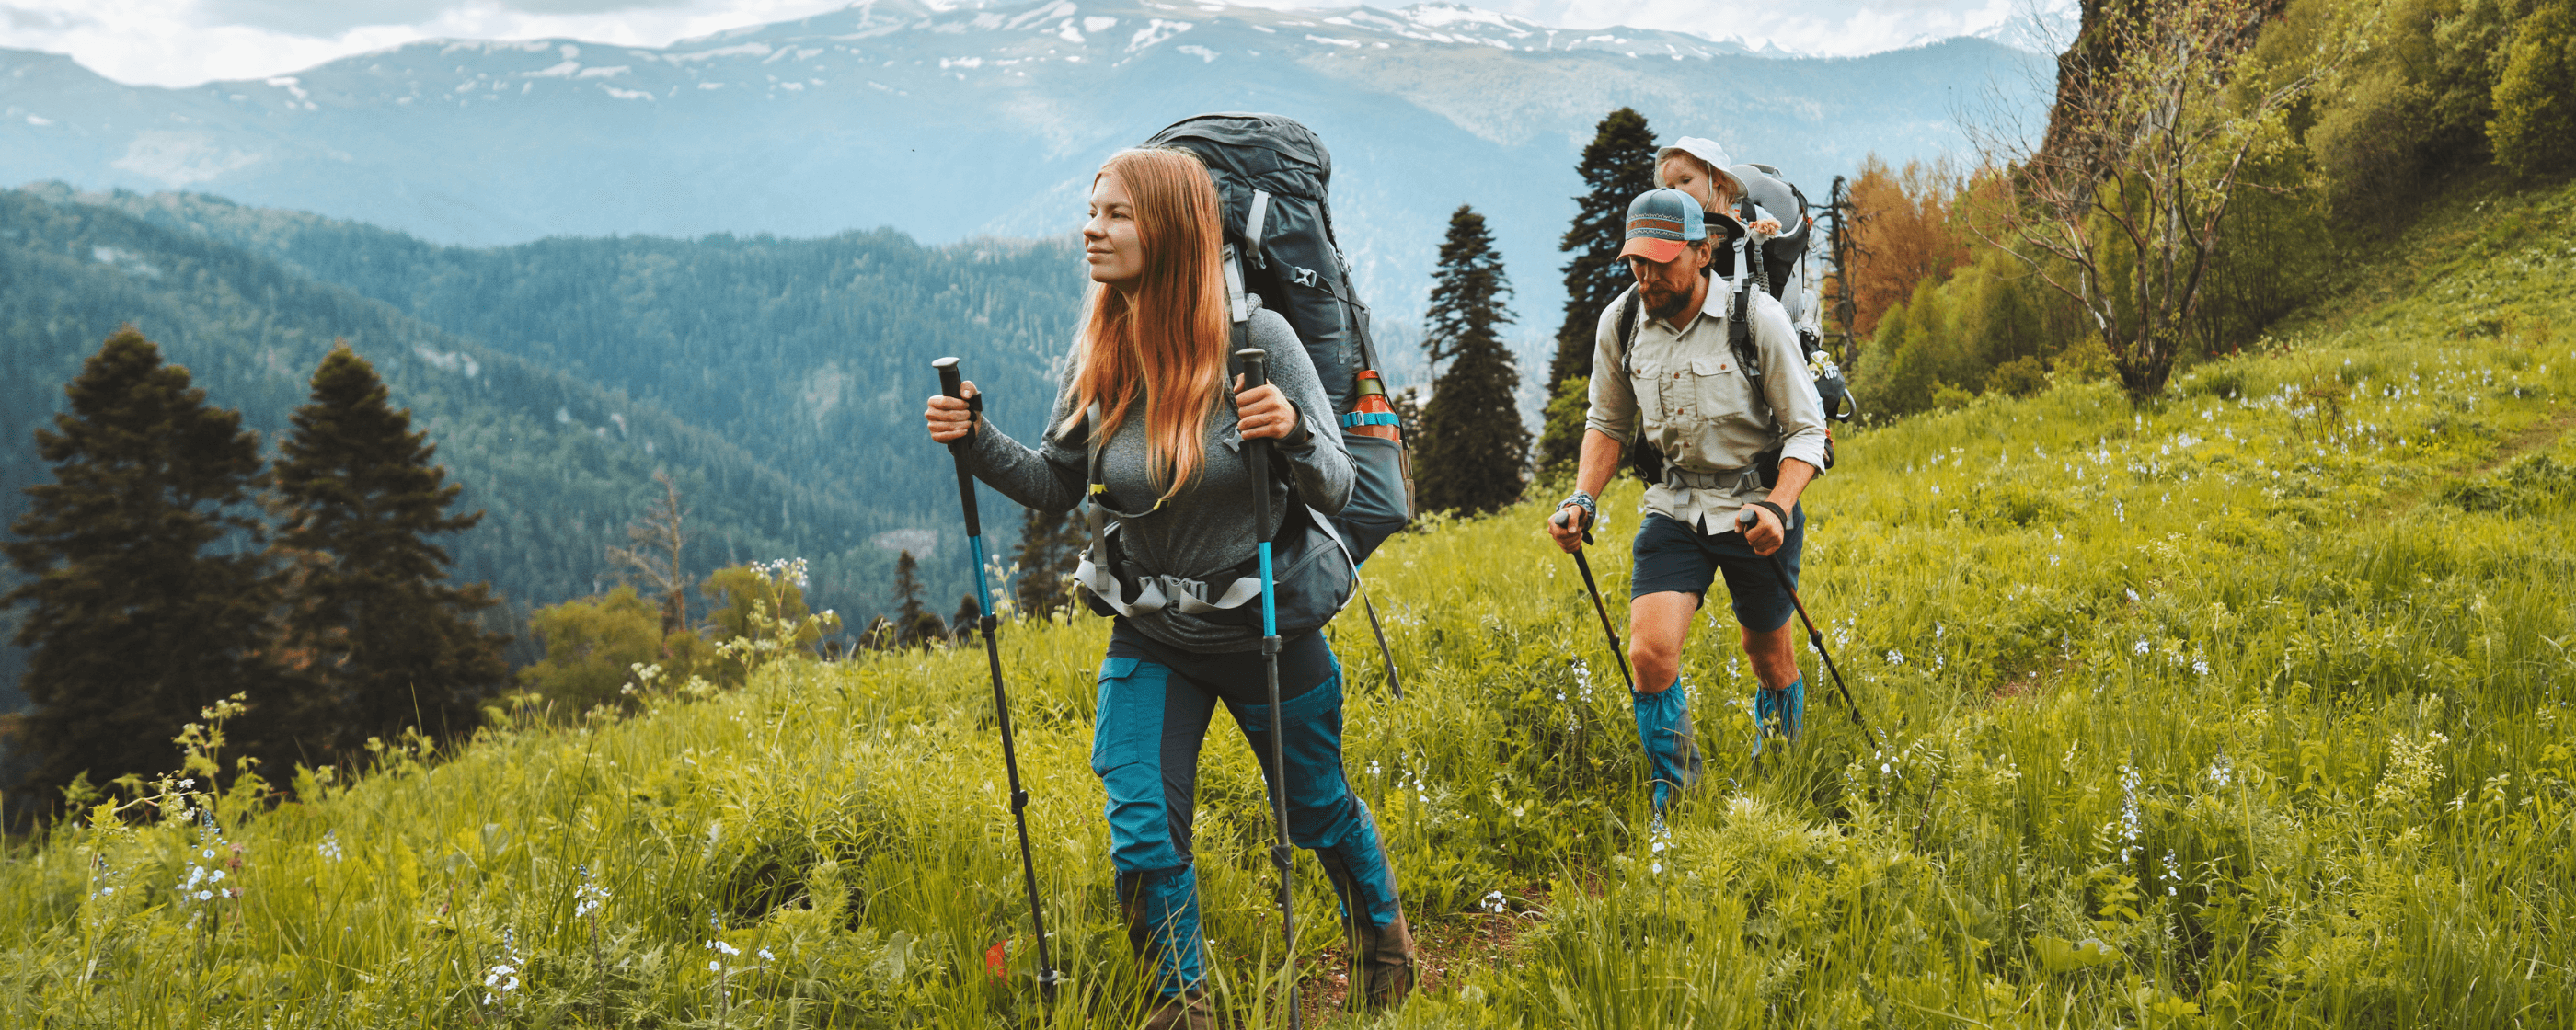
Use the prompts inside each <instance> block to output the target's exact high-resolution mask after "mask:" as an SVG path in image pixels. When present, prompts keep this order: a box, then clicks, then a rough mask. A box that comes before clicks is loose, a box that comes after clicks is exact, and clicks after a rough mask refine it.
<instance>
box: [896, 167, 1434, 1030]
mask: <svg viewBox="0 0 2576 1030" xmlns="http://www.w3.org/2000/svg"><path fill="white" fill-rule="evenodd" d="M1222 231H1223V230H1222V225H1221V223H1220V222H1219V214H1218V208H1217V197H1216V191H1215V188H1214V186H1213V185H1212V184H1211V182H1210V179H1209V175H1208V171H1207V168H1206V167H1205V165H1204V164H1202V162H1201V161H1200V160H1199V159H1198V158H1197V157H1196V156H1194V155H1193V154H1191V153H1190V152H1189V151H1186V150H1180V149H1166V148H1154V149H1145V150H1130V151H1124V152H1121V153H1119V154H1117V155H1115V156H1113V157H1111V158H1110V159H1109V161H1108V163H1107V164H1105V165H1103V166H1102V168H1101V170H1100V173H1099V175H1098V176H1097V177H1096V178H1095V179H1094V180H1093V186H1092V193H1091V212H1090V220H1089V221H1087V222H1086V223H1085V224H1084V226H1083V244H1084V247H1083V249H1084V260H1085V261H1086V262H1087V263H1088V264H1089V266H1090V274H1091V279H1092V281H1093V283H1094V285H1093V286H1092V288H1091V290H1090V295H1089V300H1088V303H1087V311H1086V316H1085V319H1084V325H1083V329H1082V331H1081V335H1080V338H1079V340H1078V342H1077V344H1076V351H1075V354H1074V360H1073V361H1071V362H1069V363H1068V366H1069V367H1068V368H1067V369H1066V371H1065V374H1064V378H1063V381H1062V384H1061V387H1060V390H1059V393H1058V394H1057V396H1056V398H1055V403H1054V406H1053V408H1052V410H1051V412H1050V414H1049V415H1048V419H1047V430H1046V433H1045V436H1044V438H1043V439H1042V440H1040V441H1039V442H1038V445H1037V446H1035V447H1030V446H1028V445H1025V444H1022V443H1020V442H1018V441H1016V440H1013V439H1011V438H1010V437H1008V436H1006V435H1004V434H1002V433H1001V432H1000V431H999V430H997V429H995V428H994V427H992V426H991V425H990V424H987V423H985V422H983V421H982V420H981V419H980V418H979V417H977V416H976V415H975V413H974V412H973V411H972V410H970V408H969V406H968V404H967V402H966V401H964V400H959V399H955V398H949V397H944V396H942V397H933V398H931V399H930V407H929V410H928V411H927V412H926V413H925V418H926V419H927V421H928V424H929V429H930V435H931V438H932V439H933V440H936V441H939V442H941V443H947V442H949V441H953V440H967V441H969V444H968V446H966V447H965V448H964V449H963V451H962V453H961V458H960V460H961V462H962V463H963V464H964V466H965V467H966V468H967V470H968V471H970V472H971V473H973V475H974V476H975V477H976V478H977V479H980V480H982V481H983V482H985V483H987V484H989V485H991V486H992V487H993V488H994V489H996V490H999V491H1001V492H1002V493H1003V494H1004V495H1006V496H1008V497H1010V498H1011V499H1012V500H1014V501H1017V502H1019V503H1021V504H1023V505H1026V506H1028V507H1030V508H1033V509H1036V510H1038V511H1041V512H1062V511H1065V510H1067V509H1070V508H1072V507H1073V506H1074V505H1076V504H1077V503H1080V502H1081V501H1083V500H1085V499H1088V500H1090V501H1092V502H1093V504H1094V506H1095V509H1096V512H1097V513H1098V514H1095V516H1094V519H1093V525H1094V527H1095V532H1096V534H1098V540H1096V542H1095V548H1094V552H1093V553H1094V554H1095V555H1096V556H1098V558H1099V562H1100V564H1102V565H1104V566H1106V567H1105V568H1102V569H1100V570H1098V575H1099V577H1100V578H1099V580H1098V582H1096V583H1094V582H1092V581H1090V580H1086V584H1085V585H1086V588H1087V589H1089V590H1091V591H1092V592H1093V593H1094V594H1095V595H1101V594H1115V595H1116V596H1115V597H1109V596H1103V597H1101V601H1102V603H1103V604H1105V605H1107V606H1109V607H1111V608H1112V609H1114V610H1115V611H1116V612H1117V614H1116V617H1115V621H1114V624H1113V628H1112V630H1111V632H1110V638H1109V647H1108V653H1107V655H1106V656H1105V658H1104V660H1103V661H1102V663H1101V667H1100V675H1099V708H1098V712H1097V714H1096V716H1095V720H1096V725H1095V728H1094V732H1093V744H1092V754H1091V761H1092V771H1093V772H1094V773H1096V774H1098V775H1099V777H1100V779H1101V783H1102V785H1103V786H1104V787H1105V788H1106V791H1107V794H1108V798H1109V801H1108V806H1107V811H1106V814H1107V817H1108V820H1109V837H1110V861H1111V863H1112V864H1113V865H1114V866H1116V868H1117V872H1118V877H1117V882H1118V903H1119V908H1120V911H1121V913H1122V914H1123V916H1124V918H1125V920H1126V923H1127V933H1128V941H1129V944H1130V945H1131V946H1132V947H1134V948H1135V949H1136V950H1137V952H1138V953H1139V955H1140V956H1142V957H1143V958H1145V960H1146V961H1147V963H1148V965H1149V966H1150V968H1151V969H1152V978H1153V979H1152V993H1153V995H1154V1003H1153V1007H1152V1011H1151V1013H1150V1014H1149V1016H1148V1019H1147V1022H1146V1024H1145V1025H1147V1026H1149V1027H1210V1026H1213V1025H1214V1013H1213V1011H1212V1008H1211V1006H1210V1003H1209V1000H1208V996H1207V990H1206V977H1207V974H1206V970H1205V964H1206V959H1205V955H1204V942H1205V940H1206V936H1205V933H1204V931H1203V930H1202V929H1201V926H1200V918H1199V898H1198V887H1197V877H1196V875H1195V872H1194V869H1193V864H1192V853H1191V819H1192V816H1193V814H1194V812H1195V811H1196V802H1195V799H1194V788H1195V785H1196V780H1197V766H1198V755H1199V750H1200V747H1201V745H1202V743H1203V742H1204V738H1205V736H1206V733H1207V729H1208V724H1209V722H1210V719H1211V717H1212V716H1213V714H1214V712H1215V709H1216V707H1217V706H1218V705H1219V704H1222V705H1224V706H1225V708H1226V709H1227V711H1228V712H1229V713H1231V715H1232V716H1233V718H1234V721H1235V724H1236V726H1237V727H1238V728H1239V729H1240V730H1241V731H1242V732H1243V734H1244V738H1245V742H1246V743H1247V744H1248V745H1251V747H1252V751H1253V754H1254V755H1255V756H1256V758H1257V759H1258V760H1259V762H1260V763H1261V770H1262V775H1263V778H1264V779H1265V780H1266V781H1267V783H1268V784H1269V789H1270V790H1271V791H1272V792H1273V794H1272V797H1273V798H1274V799H1277V798H1280V797H1283V796H1284V798H1285V801H1286V808H1287V823H1288V826H1287V833H1288V836H1289V838H1290V840H1291V841H1293V842H1294V843H1295V844H1296V845H1297V846H1299V847H1303V848H1307V849H1309V850H1311V851H1313V852H1314V854H1315V857H1316V859H1317V860H1318V863H1319V864H1320V865H1321V866H1322V867H1323V869H1324V871H1325V873H1326V875H1327V877H1328V878H1329V879H1330V881H1331V884H1332V887H1333V890H1334V893H1335V894H1336V895H1338V896H1339V898H1340V900H1341V908H1342V913H1343V915H1342V918H1343V922H1344V929H1345V931H1346V934H1347V936H1348V939H1349V940H1350V941H1351V943H1352V951H1353V956H1352V958H1353V960H1354V961H1355V962H1356V963H1358V966H1359V969H1358V975H1357V976H1356V977H1355V978H1354V983H1353V985H1352V986H1353V990H1354V993H1355V994H1358V995H1360V996H1361V997H1362V998H1363V999H1364V1000H1365V1001H1366V1003H1367V1004H1368V1005H1369V1006H1370V1007H1372V1008H1376V1007H1382V1006H1386V1005H1390V1004H1392V1003H1394V1002H1395V1001H1397V1000H1399V999H1401V998H1402V997H1403V996H1404V995H1405V994H1406V993H1407V992H1409V991H1410V990H1411V989H1412V986H1413V980H1414V949H1413V940H1412V935H1411V932H1410V930H1409V929H1408V928H1407V926H1406V923H1405V919H1404V912H1403V908H1402V906H1401V904H1400V903H1399V901H1398V899H1397V897H1396V893H1395V876H1394V872H1393V870H1392V869H1391V868H1390V867H1389V866H1388V864H1387V857H1386V849H1385V848H1384V846H1383V845H1382V844H1381V843H1380V839H1379V834H1378V829H1377V825H1376V821H1375V819H1374V817H1373V816H1372V815H1371V814H1370V812H1369V810H1368V806H1367V805H1366V804H1365V803H1363V802H1362V801H1361V800H1360V799H1359V798H1358V796H1357V795H1355V794H1354V793H1353V792H1352V791H1351V789H1350V783H1349V781H1348V778H1347V777H1346V776H1345V775H1344V772H1343V769H1342V743H1341V728H1342V719H1341V714H1342V711H1341V710H1342V704H1341V702H1342V677H1341V670H1340V667H1339V665H1338V664H1337V663H1336V662H1335V660H1334V658H1333V654H1332V651H1331V649H1330V647H1329V646H1328V645H1327V643H1326V642H1325V640H1324V637H1323V633H1322V631H1321V629H1320V627H1308V628H1305V629H1303V630H1302V631H1301V632H1294V633H1293V635H1291V632H1290V630H1288V629H1283V630H1282V635H1283V636H1286V637H1287V639H1285V640H1283V641H1282V646H1281V647H1280V651H1279V654H1278V659H1277V660H1278V669H1279V672H1278V683H1279V693H1278V698H1279V700H1278V702H1277V704H1276V705H1275V706H1274V705H1273V704H1271V703H1270V696H1269V694H1268V693H1267V691H1266V689H1265V687H1266V682H1267V680H1266V670H1265V665H1264V656H1263V654H1262V652H1261V651H1260V650H1259V647H1260V645H1261V630H1260V627H1259V625H1258V622H1257V620H1255V619H1247V618H1245V617H1244V615H1245V614H1246V613H1245V612H1244V610H1243V607H1242V606H1243V605H1244V604H1246V603H1247V602H1248V603H1249V604H1251V605H1252V606H1253V609H1252V612H1253V613H1256V614H1257V612H1258V610H1259V609H1258V606H1259V604H1260V603H1261V602H1260V600H1259V599H1258V596H1257V595H1258V594H1259V593H1260V591H1259V590H1258V589H1253V590H1250V591H1246V590H1244V589H1243V581H1244V579H1243V577H1244V573H1245V570H1246V565H1247V563H1248V562H1249V561H1251V560H1252V559H1253V558H1254V556H1255V540H1256V538H1257V537H1265V535H1266V533H1268V532H1276V531H1278V530H1279V529H1280V528H1281V524H1286V523H1288V522H1289V521H1290V520H1291V519H1292V518H1294V519H1305V518H1309V516H1306V515H1304V514H1303V512H1302V507H1301V506H1311V507H1312V508H1314V509H1316V510H1317V511H1319V512H1322V513H1325V514H1331V513H1333V512H1336V511H1339V510H1340V509H1341V508H1342V506H1343V505H1344V503H1345V502H1346V501H1347V500H1348V498H1349V497H1350V495H1351V491H1352V465H1351V460H1350V456H1349V454H1348V452H1347V450H1346V449H1345V446H1344V444H1343V442H1342V439H1341V435H1340V433H1339V432H1337V431H1336V427H1334V426H1333V424H1332V418H1333V409H1332V402H1331V400H1330V399H1329V397H1328V395H1327V394H1326V392H1325V390H1324V388H1323V384H1322V383H1321V381H1320V380H1319V378H1318V377H1317V375H1316V372H1315V368H1314V365H1313V363H1312V362H1311V361H1310V360H1309V359H1308V357H1307V354H1306V352H1305V350H1304V348H1303V347H1302V346H1301V345H1300V344H1299V342H1298V340H1297V337H1296V335H1295V333H1294V332H1293V331H1291V330H1290V328H1289V327H1288V324H1287V322H1286V320H1285V319H1282V318H1281V317H1280V316H1279V315H1278V314H1276V313H1273V312H1269V311H1263V310H1260V309H1259V307H1258V306H1257V305H1258V301H1257V298H1254V299H1252V300H1251V303H1252V304H1253V307H1252V313H1251V317H1250V319H1249V321H1248V323H1247V325H1246V327H1245V337H1246V341H1247V342H1248V344H1249V345H1250V346H1254V347H1259V348H1261V349H1262V350H1263V351H1265V352H1267V354H1268V356H1269V358H1268V370H1269V378H1270V381H1269V383H1268V385H1264V386H1261V387H1258V388H1255V389H1249V390H1245V389H1242V388H1241V382H1242V380H1241V377H1240V376H1232V375H1230V373H1229V371H1228V368H1227V359H1228V352H1229V338H1230V333H1231V328H1230V327H1231V324H1232V323H1231V318H1230V315H1229V312H1230V309H1231V302H1230V298H1229V294H1228V291H1227V286H1226V282H1225V277H1224V274H1223V271H1222V268H1221V266H1220V259H1219V247H1220V241H1221V237H1222ZM966 390H967V392H968V393H969V395H970V396H971V393H972V390H973V386H972V384H967V387H966ZM1229 397H1230V398H1231V403H1224V401H1226V400H1227V399H1228V398H1229ZM1256 440H1258V441H1267V442H1268V446H1269V447H1270V448H1271V449H1272V451H1273V453H1274V454H1275V455H1276V456H1277V457H1278V458H1279V459H1281V460H1279V461H1277V462H1274V463H1273V464H1272V465H1271V468H1272V469H1273V470H1274V475H1273V476H1272V477H1271V478H1270V481H1268V482H1256V481H1255V480H1254V479H1253V477H1252V475H1251V473H1250V470H1249V468H1248V467H1247V464H1246V461H1245V448H1244V446H1243V445H1244V443H1245V442H1247V441H1256ZM1283 466H1284V473H1285V475H1284V476H1281V475H1278V474H1276V473H1277V472H1279V471H1281V470H1282V469H1283ZM1254 491H1264V492H1266V493H1267V494H1268V495H1269V498H1270V503H1269V505H1268V510H1269V511H1271V512H1273V513H1277V514H1276V515H1274V516H1273V522H1274V524H1273V525H1271V526H1261V527H1256V526H1254V525H1253V524H1252V523H1253V517H1254V516H1253V512H1254V510H1255V504H1254V497H1255V494H1254ZM1292 497H1293V498H1294V502H1293V503H1292V501H1291V498H1292ZM1292 513H1294V514H1292ZM1256 531H1261V532H1256ZM1278 589H1280V590H1282V591H1283V592H1284V591H1289V590H1293V589H1295V584H1293V583H1291V582H1287V581H1284V580H1283V581H1282V582H1280V583H1279V584H1278ZM1247 595H1252V596H1247ZM1282 607H1283V608H1285V607H1287V605H1286V604H1285V603H1283V604H1282ZM1274 708H1275V710H1274ZM1274 724H1276V725H1277V726H1278V728H1279V732H1280V733H1281V735H1282V737H1283V742H1282V746H1281V750H1282V754H1283V758H1284V760H1283V761H1281V762H1277V763H1274V762H1273V760H1272V755H1271V747H1270V740H1269V738H1270V734H1271V731H1272V727H1273V725H1274Z"/></svg>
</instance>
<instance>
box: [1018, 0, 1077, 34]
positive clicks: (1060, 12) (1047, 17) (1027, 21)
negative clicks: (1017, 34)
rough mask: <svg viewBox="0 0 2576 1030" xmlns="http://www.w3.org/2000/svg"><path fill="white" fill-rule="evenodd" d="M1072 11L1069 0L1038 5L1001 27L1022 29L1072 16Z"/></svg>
mask: <svg viewBox="0 0 2576 1030" xmlns="http://www.w3.org/2000/svg"><path fill="white" fill-rule="evenodd" d="M1073 11H1074V7H1073V4H1072V2H1071V0H1066V2H1064V3H1059V4H1056V5H1054V6H1052V7H1040V8H1037V9H1035V10H1031V11H1027V12H1024V13H1022V14H1021V15H1020V16H1019V17H1016V18H1013V19H1011V20H1010V21H1009V22H1008V23H1006V24H1004V26H1003V27H1004V28H1008V29H1013V30H1018V29H1024V28H1027V27H1029V26H1031V25H1034V24H1037V23H1038V22H1042V21H1054V20H1056V19H1058V18H1070V17H1073Z"/></svg>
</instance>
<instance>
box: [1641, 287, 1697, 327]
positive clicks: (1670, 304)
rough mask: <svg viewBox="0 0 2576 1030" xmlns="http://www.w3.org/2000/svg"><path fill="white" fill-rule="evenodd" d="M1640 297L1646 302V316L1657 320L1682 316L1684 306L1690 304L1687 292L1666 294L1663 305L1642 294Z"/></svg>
mask: <svg viewBox="0 0 2576 1030" xmlns="http://www.w3.org/2000/svg"><path fill="white" fill-rule="evenodd" d="M1640 297H1641V299H1645V300H1646V314H1648V315H1650V316H1652V317H1654V318H1655V319H1657V320H1663V319H1669V318H1671V317H1673V316H1674V315H1678V314H1681V313H1682V306H1683V305H1685V304H1689V303H1690V293H1689V291H1686V290H1685V291H1680V292H1675V293H1668V294H1665V295H1664V300H1663V302H1661V303H1657V302H1655V301H1654V300H1652V299H1651V298H1648V297H1647V296H1646V295H1644V294H1642V293H1641V294H1640Z"/></svg>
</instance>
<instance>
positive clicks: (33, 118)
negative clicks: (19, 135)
mask: <svg viewBox="0 0 2576 1030" xmlns="http://www.w3.org/2000/svg"><path fill="white" fill-rule="evenodd" d="M27 124H29V125H33V126H35V127H37V128H39V129H41V128H44V127H45V126H48V125H52V124H54V120H53V119H51V118H47V117H45V116H43V115H34V114H31V115H28V116H27Z"/></svg>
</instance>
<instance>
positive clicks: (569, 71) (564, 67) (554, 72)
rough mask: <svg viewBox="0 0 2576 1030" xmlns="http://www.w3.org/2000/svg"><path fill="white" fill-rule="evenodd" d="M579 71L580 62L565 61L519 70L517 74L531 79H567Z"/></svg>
mask: <svg viewBox="0 0 2576 1030" xmlns="http://www.w3.org/2000/svg"><path fill="white" fill-rule="evenodd" d="M580 71H581V62H579V61H565V62H563V63H561V64H556V65H550V66H548V67H545V68H540V69H538V70H536V71H532V72H520V73H519V74H521V75H524V76H527V77H528V78H531V79H569V78H572V77H573V76H574V75H575V74H577V73H579V72H580Z"/></svg>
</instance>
